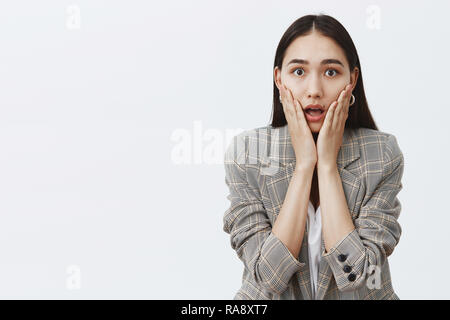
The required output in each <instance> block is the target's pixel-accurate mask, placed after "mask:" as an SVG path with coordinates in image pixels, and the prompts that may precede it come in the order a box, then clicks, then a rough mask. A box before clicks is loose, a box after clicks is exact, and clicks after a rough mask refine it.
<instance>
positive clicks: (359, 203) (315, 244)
mask: <svg viewBox="0 0 450 320" xmlns="http://www.w3.org/2000/svg"><path fill="white" fill-rule="evenodd" d="M255 150H257V152H256V151H255ZM261 150H263V152H261ZM267 150H277V151H275V152H272V153H270V156H267ZM403 167H404V159H403V154H402V152H401V150H400V147H399V145H398V143H397V140H396V138H395V136H394V135H392V134H389V133H385V132H381V131H379V130H378V129H377V127H376V125H375V122H374V120H373V119H372V116H371V113H370V111H369V107H368V104H367V101H366V98H365V93H364V86H363V80H362V74H361V66H360V62H359V58H358V54H357V51H356V48H355V46H354V44H353V41H352V39H351V38H350V35H349V34H348V32H347V31H346V30H345V28H344V27H343V26H342V25H341V24H340V23H339V22H338V21H337V20H335V19H334V18H332V17H330V16H327V15H308V16H304V17H302V18H300V19H298V20H296V21H295V22H294V23H293V24H292V25H291V26H290V27H289V28H288V30H286V32H285V34H284V35H283V37H282V38H281V40H280V43H279V44H278V48H277V51H276V56H275V64H274V95H273V110H272V123H271V125H268V126H265V127H260V128H256V129H254V130H251V131H247V132H244V133H241V134H239V135H237V136H235V137H234V139H233V141H232V143H231V144H230V146H229V147H228V149H227V151H226V154H225V172H226V177H225V181H226V184H227V186H228V187H229V190H230V194H229V196H228V199H229V200H230V202H231V205H230V207H229V209H228V210H227V211H226V212H225V215H224V218H223V223H224V226H223V229H224V231H225V232H227V233H229V234H230V236H231V246H232V248H233V249H234V250H235V251H236V253H237V255H238V257H239V259H240V260H242V262H243V263H244V267H245V268H244V272H243V278H242V286H241V288H240V289H239V291H238V292H237V293H236V294H235V297H234V299H399V297H398V296H397V294H396V293H395V292H394V289H393V286H392V282H391V276H390V271H389V264H388V260H387V258H388V257H389V256H390V255H391V254H392V252H393V251H394V248H395V246H396V245H397V244H398V242H399V239H400V235H401V227H400V225H399V223H398V221H397V219H398V217H399V214H400V211H401V204H400V202H399V200H398V198H397V195H398V193H399V191H400V190H401V189H402V183H401V179H402V175H403ZM269 169H270V170H269Z"/></svg>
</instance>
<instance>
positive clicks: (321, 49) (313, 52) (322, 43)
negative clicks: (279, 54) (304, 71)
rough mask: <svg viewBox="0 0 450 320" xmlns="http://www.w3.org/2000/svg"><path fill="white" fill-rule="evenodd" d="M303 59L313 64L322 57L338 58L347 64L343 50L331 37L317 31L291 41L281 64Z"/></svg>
mask: <svg viewBox="0 0 450 320" xmlns="http://www.w3.org/2000/svg"><path fill="white" fill-rule="evenodd" d="M295 58H297V59H304V60H308V61H310V63H311V64H313V65H319V64H320V61H322V60H323V59H330V58H332V59H339V60H340V61H342V63H343V64H344V65H347V59H346V57H345V52H344V50H343V49H342V48H341V47H340V46H339V45H338V44H337V43H336V42H335V41H334V40H333V39H331V38H329V37H326V36H324V35H322V34H320V33H318V32H313V33H312V34H309V35H305V36H301V37H298V38H296V39H295V40H294V41H292V42H291V44H290V45H289V47H288V48H287V50H286V54H285V56H284V60H283V64H286V63H288V62H289V61H290V60H291V59H295Z"/></svg>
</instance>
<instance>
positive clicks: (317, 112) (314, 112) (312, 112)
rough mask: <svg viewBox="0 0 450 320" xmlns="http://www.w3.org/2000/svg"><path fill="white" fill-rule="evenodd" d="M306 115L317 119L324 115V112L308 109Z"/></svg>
mask: <svg viewBox="0 0 450 320" xmlns="http://www.w3.org/2000/svg"><path fill="white" fill-rule="evenodd" d="M306 113H307V114H309V115H311V116H313V117H317V116H320V115H321V114H322V113H323V111H322V110H321V109H308V110H306Z"/></svg>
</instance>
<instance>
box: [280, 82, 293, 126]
mask: <svg viewBox="0 0 450 320" xmlns="http://www.w3.org/2000/svg"><path fill="white" fill-rule="evenodd" d="M281 88H282V92H283V95H282V97H281V100H282V101H283V102H282V105H283V111H284V115H285V117H286V118H289V120H288V119H286V120H287V121H288V122H291V121H290V119H291V118H292V116H293V115H294V114H295V110H293V108H292V106H291V105H290V103H289V99H288V92H287V88H286V86H285V85H284V84H282V85H281Z"/></svg>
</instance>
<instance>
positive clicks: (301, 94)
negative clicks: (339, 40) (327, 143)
mask: <svg viewBox="0 0 450 320" xmlns="http://www.w3.org/2000/svg"><path fill="white" fill-rule="evenodd" d="M329 59H332V60H330V61H327V60H329ZM357 78H358V68H357V67H355V69H354V70H353V72H350V70H349V65H348V62H347V59H346V57H345V52H344V50H342V48H341V47H340V46H339V45H337V44H336V43H335V42H334V40H332V39H331V38H328V37H325V36H323V35H322V34H320V33H318V32H313V33H311V34H310V35H306V36H301V37H298V38H297V39H295V40H294V41H293V42H292V43H291V44H290V45H289V47H288V48H287V50H286V54H285V57H284V60H283V63H282V68H281V71H280V70H279V68H278V67H276V68H275V70H274V79H275V83H276V85H277V87H278V89H280V86H281V84H284V85H285V86H286V87H287V88H289V89H290V90H291V92H292V95H293V96H294V98H295V99H297V100H298V101H300V103H301V105H302V108H303V109H305V108H306V106H308V105H310V104H320V105H322V106H323V107H324V108H325V112H328V108H329V107H330V104H331V103H332V102H333V101H335V100H337V99H338V97H339V94H340V93H341V91H342V90H343V89H344V88H345V86H346V85H347V84H349V83H351V84H352V88H351V90H353V89H354V88H355V85H356V80H357ZM305 119H306V118H305ZM324 119H325V116H324V117H322V119H321V120H320V121H318V122H311V121H308V120H306V121H307V122H308V125H309V127H310V129H311V131H312V132H314V133H317V132H319V131H320V128H321V127H322V124H323V121H324Z"/></svg>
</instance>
